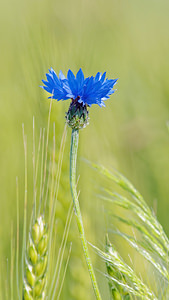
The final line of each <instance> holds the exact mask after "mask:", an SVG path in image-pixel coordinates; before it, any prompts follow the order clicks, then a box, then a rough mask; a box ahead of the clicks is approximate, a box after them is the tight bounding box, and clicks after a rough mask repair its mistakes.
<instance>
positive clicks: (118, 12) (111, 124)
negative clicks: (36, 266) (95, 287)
mask: <svg viewBox="0 0 169 300" xmlns="http://www.w3.org/2000/svg"><path fill="white" fill-rule="evenodd" d="M168 11H169V2H168V1H167V0H161V1H159V0H149V1H146V0H142V1H135V0H127V1H124V0H105V1H103V0H90V1H89V0H78V1H77V0H71V1H68V0H62V1H58V0H55V1H54V0H29V1H26V0H22V1H21V0H9V1H1V3H0V32H1V35H0V36H1V38H0V39H1V41H0V82H1V83H0V169H1V172H0V241H1V242H0V244H1V245H0V260H1V262H2V261H3V262H4V263H5V262H6V259H7V257H8V256H9V255H10V237H11V224H13V226H14V228H15V226H16V183H15V182H16V176H18V178H19V192H20V198H19V200H20V210H21V212H22V208H23V195H24V150H23V140H22V123H24V126H25V131H26V133H27V138H28V200H29V203H30V204H29V206H30V207H31V203H32V119H33V116H35V133H36V137H37V138H38V136H39V129H40V127H46V124H47V116H48V109H49V101H48V100H47V93H45V92H44V91H43V90H42V89H40V87H39V86H40V85H41V79H42V78H43V79H45V73H46V72H47V70H48V69H49V68H50V67H53V69H54V70H55V71H56V72H57V73H58V72H59V70H60V69H61V70H62V71H63V73H66V72H67V70H68V69H69V68H70V69H72V70H73V71H74V72H77V71H78V70H79V68H80V67H81V68H82V69H83V71H84V73H85V76H90V75H95V74H96V73H97V72H98V71H100V72H104V71H107V75H108V77H109V78H119V80H118V83H117V85H116V87H117V91H116V93H115V94H113V95H112V96H111V99H109V100H108V101H107V102H106V107H105V108H99V107H96V106H93V107H92V108H91V109H90V126H87V128H86V129H85V130H83V131H81V133H80V147H79V157H81V158H87V159H88V160H90V161H94V162H98V163H100V164H104V165H105V166H106V167H112V168H113V167H115V168H116V169H118V170H119V171H121V172H122V173H123V174H124V175H125V176H127V177H128V178H129V179H130V180H131V181H132V182H133V183H134V185H135V186H136V187H137V189H138V190H139V191H140V192H141V193H142V194H143V196H144V198H145V199H146V201H147V202H148V204H149V205H150V207H152V208H153V209H154V210H155V212H156V214H157V217H158V219H159V221H160V222H161V224H162V225H163V227H164V229H165V232H166V233H167V234H168V235H169V222H168V218H169V217H168V212H169V184H168V183H169V171H168V170H169V133H168V130H167V126H166V122H167V120H169V83H168V81H169V79H168V78H169V17H168ZM68 106H69V101H65V102H61V101H60V102H58V103H57V102H55V103H54V104H53V107H52V122H54V121H55V122H56V136H57V141H58V142H57V149H56V151H58V149H59V145H60V140H61V135H62V132H63V128H64V123H65V119H64V117H65V112H66V110H67V109H68ZM70 133H71V131H70V130H68V138H67V143H66V151H65V156H64V164H63V170H62V179H61V184H60V194H59V195H60V196H59V197H60V198H59V200H60V205H59V206H58V213H57V217H58V218H59V219H60V220H61V225H60V226H61V227H60V228H62V227H64V222H65V219H66V214H67V209H68V206H69V203H70V201H71V197H70V188H69V147H70ZM51 139H52V138H51ZM78 173H80V176H81V177H80V183H79V187H80V189H81V198H80V201H81V207H82V212H83V217H84V223H85V228H86V234H87V238H88V240H90V241H92V242H94V243H95V242H96V243H98V244H99V245H102V243H103V242H104V230H105V228H104V223H103V224H102V228H99V225H98V224H100V223H99V218H100V214H99V203H98V202H97V197H96V193H95V190H94V191H93V190H92V186H97V175H96V174H95V175H93V173H92V171H90V168H89V167H88V165H86V163H85V162H84V161H83V159H79V167H78ZM99 182H100V181H99V180H98V184H99ZM96 207H97V209H98V222H97V214H95V215H96V216H95V222H94V221H93V212H95V208H96ZM22 222H23V218H22V213H21V214H20V224H21V227H22ZM14 233H15V229H14ZM69 239H70V240H72V241H73V248H72V256H71V260H70V265H69V268H68V272H67V276H66V279H65V285H64V288H63V293H62V299H78V300H79V299H93V294H92V291H91V286H90V280H89V277H88V274H87V271H86V266H85V262H84V259H81V256H82V252H81V245H80V242H79V238H78V232H77V228H76V224H74V225H72V229H71V232H70V237H69ZM58 240H59V236H58ZM120 247H121V249H123V244H121V245H119V248H120ZM98 276H100V282H102V279H101V278H102V277H101V275H100V274H99V272H98ZM104 284H106V283H104ZM104 284H102V285H104ZM103 289H104V287H103ZM105 289H106V287H105ZM105 293H106V292H105ZM105 297H106V296H105ZM105 299H106V298H105Z"/></svg>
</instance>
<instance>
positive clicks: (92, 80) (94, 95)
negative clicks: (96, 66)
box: [42, 68, 117, 106]
mask: <svg viewBox="0 0 169 300" xmlns="http://www.w3.org/2000/svg"><path fill="white" fill-rule="evenodd" d="M46 78H47V80H46V81H45V80H42V82H43V83H44V86H42V88H43V89H44V90H46V91H47V92H48V93H50V94H51V96H50V97H49V98H52V99H57V100H67V99H72V101H76V102H78V103H79V104H80V103H81V104H82V105H84V106H85V105H87V106H91V105H92V104H98V105H99V106H105V104H104V101H105V100H107V99H108V98H110V95H111V94H113V93H114V92H115V90H113V87H114V85H115V83H116V81H117V79H108V78H106V72H105V73H103V75H102V74H101V73H100V72H98V73H97V74H96V76H95V77H94V76H91V77H87V78H85V77H84V74H83V71H82V69H80V70H79V71H78V72H77V74H76V77H75V75H74V74H73V72H72V71H71V70H69V71H68V73H67V78H66V77H65V76H64V75H63V73H62V72H61V71H60V73H59V77H58V76H57V75H56V73H55V71H54V70H53V69H52V68H51V69H50V70H49V73H47V74H46Z"/></svg>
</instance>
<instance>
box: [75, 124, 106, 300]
mask: <svg viewBox="0 0 169 300" xmlns="http://www.w3.org/2000/svg"><path fill="white" fill-rule="evenodd" d="M78 140H79V130H77V129H72V137H71V148H70V186H71V192H72V197H73V203H74V210H75V215H76V221H77V225H78V229H79V233H80V238H81V242H82V246H83V251H84V255H85V259H86V263H87V267H88V270H89V273H90V278H91V281H92V284H93V288H94V292H95V295H96V299H99V300H101V296H100V292H99V288H98V285H97V282H96V277H95V274H94V270H93V266H92V262H91V259H90V256H89V251H88V247H87V241H86V237H85V233H84V228H83V221H82V215H81V211H80V206H79V201H78V195H77V191H76V161H77V150H78Z"/></svg>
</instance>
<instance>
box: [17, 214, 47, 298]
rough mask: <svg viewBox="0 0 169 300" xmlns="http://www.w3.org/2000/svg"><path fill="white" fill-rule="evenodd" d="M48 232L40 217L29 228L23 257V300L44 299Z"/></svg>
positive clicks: (42, 218)
mask: <svg viewBox="0 0 169 300" xmlns="http://www.w3.org/2000/svg"><path fill="white" fill-rule="evenodd" d="M47 250H48V231H47V225H46V223H45V220H44V217H43V216H42V215H40V216H39V217H38V218H37V219H36V221H35V222H34V224H33V225H32V226H31V228H30V232H29V239H28V243H27V251H26V255H25V274H24V286H23V299H24V300H34V299H36V300H38V299H45V287H46V267H47V260H48V258H47V254H48V253H47Z"/></svg>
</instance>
